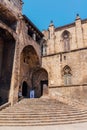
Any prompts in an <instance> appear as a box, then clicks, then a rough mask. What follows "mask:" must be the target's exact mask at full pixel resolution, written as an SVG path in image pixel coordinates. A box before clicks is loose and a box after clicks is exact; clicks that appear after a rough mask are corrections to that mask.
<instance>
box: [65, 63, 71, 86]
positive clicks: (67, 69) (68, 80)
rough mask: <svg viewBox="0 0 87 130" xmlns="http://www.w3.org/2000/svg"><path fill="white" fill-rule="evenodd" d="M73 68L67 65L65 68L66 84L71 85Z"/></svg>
mask: <svg viewBox="0 0 87 130" xmlns="http://www.w3.org/2000/svg"><path fill="white" fill-rule="evenodd" d="M71 76H72V74H71V68H70V67H69V66H68V65H66V66H65V67H64V68H63V78H64V85H71Z"/></svg>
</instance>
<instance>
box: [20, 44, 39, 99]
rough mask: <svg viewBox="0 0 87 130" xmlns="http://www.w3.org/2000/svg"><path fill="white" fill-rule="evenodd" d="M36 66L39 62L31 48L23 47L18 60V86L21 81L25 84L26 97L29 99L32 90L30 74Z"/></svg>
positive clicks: (29, 46)
mask: <svg viewBox="0 0 87 130" xmlns="http://www.w3.org/2000/svg"><path fill="white" fill-rule="evenodd" d="M38 66H40V60H39V57H38V55H37V53H36V51H35V49H34V48H33V46H31V45H28V46H26V47H24V49H23V50H22V53H21V58H20V84H22V82H23V81H26V82H27V84H28V97H30V91H31V90H32V73H33V71H34V69H35V68H37V67H38Z"/></svg>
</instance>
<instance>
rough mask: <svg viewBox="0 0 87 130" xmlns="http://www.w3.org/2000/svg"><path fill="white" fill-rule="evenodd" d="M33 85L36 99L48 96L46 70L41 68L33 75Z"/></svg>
mask: <svg viewBox="0 0 87 130" xmlns="http://www.w3.org/2000/svg"><path fill="white" fill-rule="evenodd" d="M32 84H33V89H34V91H35V97H36V98H39V97H41V96H43V95H48V73H47V71H46V70H45V69H43V68H39V69H37V70H36V71H35V72H34V73H33V75H32Z"/></svg>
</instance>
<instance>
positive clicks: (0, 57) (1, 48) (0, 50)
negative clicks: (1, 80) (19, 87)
mask: <svg viewBox="0 0 87 130" xmlns="http://www.w3.org/2000/svg"><path fill="white" fill-rule="evenodd" d="M2 60H3V41H2V39H1V38H0V77H1V70H2Z"/></svg>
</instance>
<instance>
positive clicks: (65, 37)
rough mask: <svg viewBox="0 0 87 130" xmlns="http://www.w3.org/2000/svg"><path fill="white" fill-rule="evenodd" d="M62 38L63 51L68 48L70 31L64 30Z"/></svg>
mask: <svg viewBox="0 0 87 130" xmlns="http://www.w3.org/2000/svg"><path fill="white" fill-rule="evenodd" d="M62 39H63V44H64V45H63V46H64V51H69V50H70V33H69V32H68V31H64V32H63V34H62Z"/></svg>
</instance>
